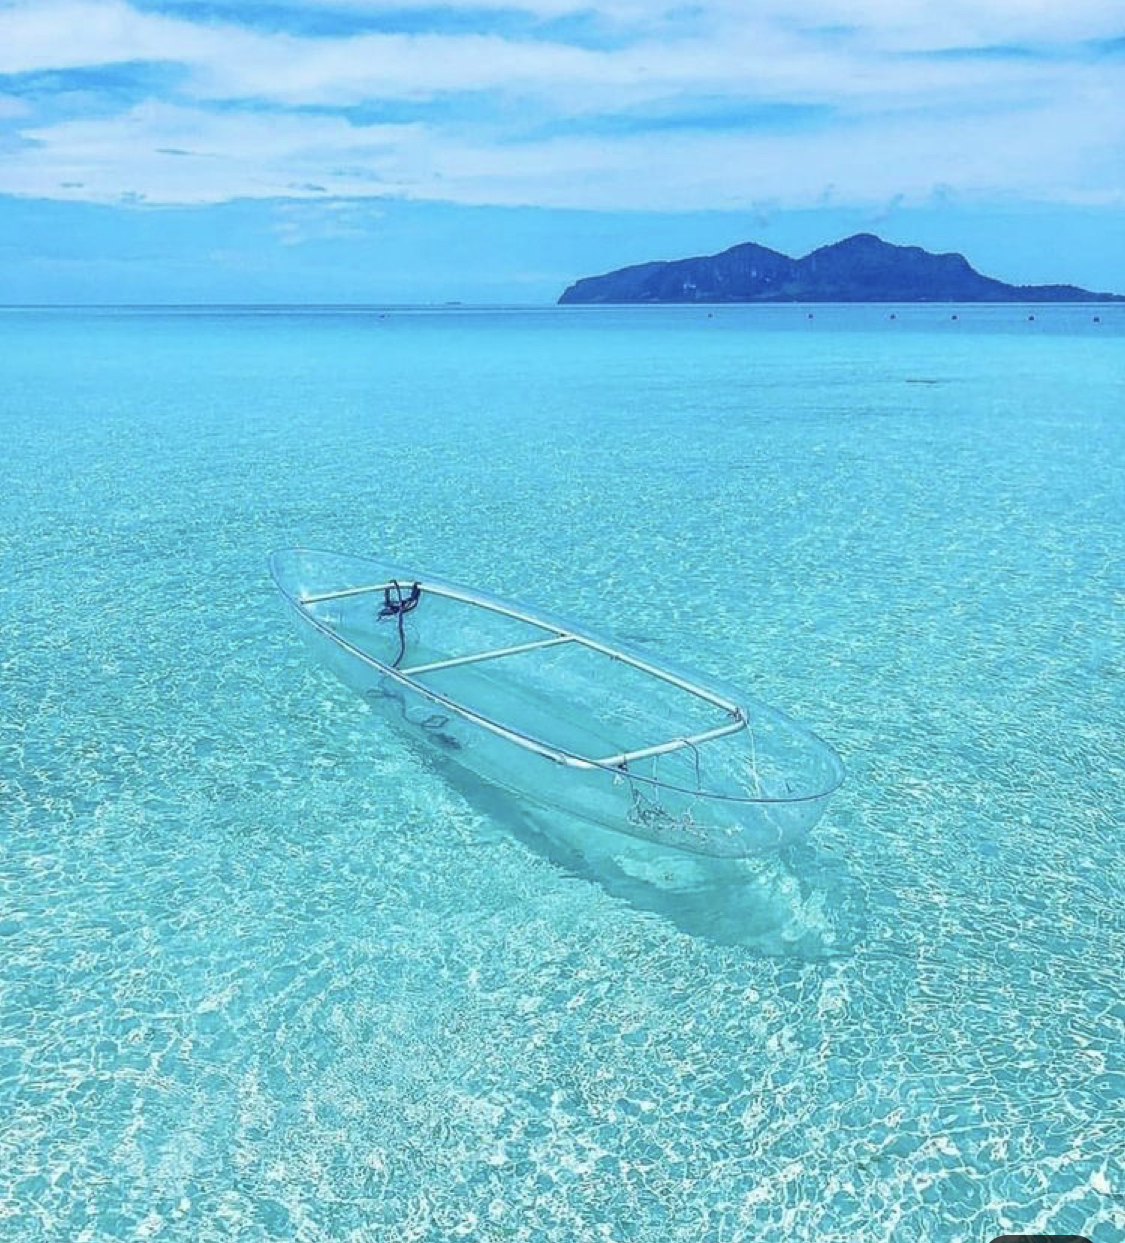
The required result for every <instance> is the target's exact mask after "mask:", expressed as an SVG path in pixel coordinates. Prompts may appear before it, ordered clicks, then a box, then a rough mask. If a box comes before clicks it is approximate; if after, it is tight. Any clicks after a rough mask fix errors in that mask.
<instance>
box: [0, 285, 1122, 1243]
mask: <svg viewBox="0 0 1125 1243" xmlns="http://www.w3.org/2000/svg"><path fill="white" fill-rule="evenodd" d="M1030 314H1034V315H1035V318H1034V320H1031V319H1029V318H1028V315H1030ZM1095 314H1097V315H1099V316H1100V322H1098V323H1095V322H1094V319H1093V316H1094V315H1095ZM807 315H808V311H807V310H806V309H802V308H797V307H788V308H769V309H756V308H736V307H732V308H721V309H716V310H714V311H713V312H708V311H707V310H705V309H699V308H666V309H665V308H647V309H634V310H608V309H604V310H603V309H580V308H575V309H573V310H567V311H561V310H542V311H527V310H524V311H495V312H485V311H468V310H443V311H422V310H419V311H414V312H406V311H393V312H392V311H380V310H377V309H376V310H370V311H366V312H359V311H331V310H323V311H316V312H313V311H301V310H298V309H294V310H292V311H274V312H268V313H261V312H253V311H249V310H248V311H243V312H238V311H231V310H227V311H201V310H194V311H191V310H188V311H176V310H169V311H166V312H153V311H148V312H120V311H111V310H105V311H5V312H2V313H0V437H2V442H0V443H2V448H3V456H2V465H0V471H2V473H3V475H2V477H3V488H2V490H0V640H2V641H0V1238H2V1239H4V1240H9V1239H11V1240H14V1241H19V1243H24V1241H27V1243H36V1241H40V1240H42V1241H50V1243H55V1241H60V1243H61V1241H64V1240H65V1241H66V1243H91V1241H95V1243H102V1241H103V1240H134V1239H136V1240H149V1239H152V1240H160V1241H165V1240H175V1241H179V1240H185V1241H186V1240H192V1241H197V1240H198V1241H207V1240H226V1239H238V1240H249V1241H255V1240H269V1239H292V1240H302V1241H304V1243H321V1241H325V1243H326V1241H328V1240H347V1241H349V1243H360V1241H365V1240H392V1239H393V1240H396V1241H398V1240H418V1241H424V1243H431V1241H433V1243H438V1241H442V1243H444V1241H445V1240H454V1239H458V1238H466V1239H470V1240H501V1239H503V1240H526V1241H528V1243H540V1241H546V1240H560V1241H563V1240H565V1241H568V1243H570V1241H578V1243H585V1241H586V1240H590V1241H594V1240H598V1241H604V1240H639V1241H642V1243H656V1241H660V1243H689V1241H690V1243H699V1241H704V1243H733V1241H734V1240H742V1239H747V1240H749V1239H772V1238H776V1239H780V1238H785V1239H791V1240H797V1241H803V1240H814V1239H815V1240H824V1241H828V1243H831V1241H834V1240H838V1241H839V1243H844V1241H845V1240H846V1241H848V1243H857V1241H867V1240H872V1241H874V1240H889V1239H891V1238H894V1239H911V1240H949V1241H950V1243H955V1241H957V1240H963V1241H965V1243H968V1241H970V1240H971V1241H973V1243H975V1241H976V1240H986V1239H989V1238H991V1237H992V1236H993V1235H995V1234H998V1233H1001V1232H1003V1231H1013V1232H1014V1231H1055V1232H1080V1233H1086V1234H1089V1235H1090V1236H1091V1237H1092V1238H1093V1239H1094V1240H1095V1243H1115V1241H1118V1240H1122V1239H1125V1165H1123V1147H1125V1138H1123V1137H1125V995H1123V987H1122V983H1121V979H1122V963H1123V962H1125V866H1123V864H1122V857H1121V856H1122V848H1123V843H1122V833H1121V830H1122V827H1123V825H1122V820H1123V815H1122V809H1123V802H1125V798H1123V791H1125V745H1123V739H1125V663H1123V661H1125V656H1123V653H1125V557H1123V551H1125V313H1123V311H1122V309H1121V308H1114V307H1102V308H1089V307H1041V308H1020V307H997V308H984V307H977V308H966V309H963V310H961V311H960V312H959V318H958V319H957V320H956V321H954V320H952V319H951V318H950V314H949V312H948V309H944V308H939V307H910V308H899V309H898V311H897V318H895V319H894V320H891V319H889V318H888V309H887V308H864V307H848V308H843V307H840V308H834V307H819V308H816V310H815V318H814V319H808V318H807ZM301 544H303V545H313V546H320V547H329V548H339V549H341V550H345V551H356V552H368V551H370V552H376V553H383V554H384V555H387V556H389V557H391V558H393V559H394V560H397V561H399V562H401V563H403V564H406V565H417V566H420V567H423V568H426V569H429V570H431V571H433V572H435V573H444V574H446V575H448V576H449V577H452V578H454V579H455V580H457V581H462V582H467V583H474V584H478V585H479V586H481V587H483V588H486V589H489V590H492V591H494V592H496V593H498V594H501V595H503V596H506V597H510V598H514V599H517V600H525V601H527V602H530V603H532V604H535V605H538V606H540V607H542V608H544V609H546V610H549V611H551V612H555V613H559V614H562V615H564V616H572V617H575V618H577V619H578V620H580V621H582V622H585V623H586V624H588V625H590V626H591V627H593V628H594V629H597V630H601V631H604V632H606V633H608V634H611V635H614V636H617V637H618V638H620V639H622V640H625V641H634V642H641V643H643V644H644V645H645V646H646V647H650V648H653V649H655V650H656V651H658V652H662V653H664V654H666V655H667V656H668V657H669V658H670V659H672V660H674V661H679V662H683V663H686V664H689V665H692V666H697V667H699V668H701V669H702V670H703V671H705V672H709V673H713V674H714V675H716V676H718V677H721V678H724V679H726V680H729V681H731V682H734V683H736V684H738V685H741V686H744V687H745V688H746V689H747V691H749V692H750V693H751V694H753V695H755V696H757V697H758V698H760V699H764V700H765V701H766V702H769V703H773V704H775V705H776V706H777V707H779V708H781V709H783V710H785V711H787V712H789V713H791V714H793V715H795V716H796V717H797V718H798V719H800V720H802V721H804V722H806V723H807V724H808V725H810V726H811V727H812V728H814V729H815V730H816V731H817V732H818V733H820V734H821V735H823V736H824V737H825V738H827V739H828V740H829V741H830V742H832V743H833V744H834V745H835V746H836V747H837V748H838V750H839V751H840V752H841V754H842V755H843V758H844V760H845V762H846V764H847V766H848V770H849V780H848V783H847V784H846V785H845V787H844V788H843V789H842V790H841V791H840V792H839V793H838V794H837V796H836V798H835V800H834V802H833V803H832V805H831V807H830V808H829V811H828V814H827V816H826V818H825V820H824V821H823V822H822V823H821V824H820V826H819V827H818V828H817V830H816V832H815V833H814V835H813V837H812V839H811V840H810V841H809V842H807V843H805V844H804V845H802V846H801V847H799V848H795V849H793V850H792V851H790V852H788V853H784V854H780V855H774V856H768V857H765V858H762V859H760V860H752V861H748V862H745V863H743V862H739V863H737V864H721V863H720V864H715V863H712V862H708V861H701V860H699V859H693V858H690V857H684V856H677V855H675V854H672V853H661V852H660V851H659V850H657V849H656V848H646V847H645V846H644V844H643V843H638V842H635V841H631V840H629V839H625V838H620V837H617V836H615V835H613V834H603V835H599V834H597V833H595V832H594V831H591V830H587V829H581V830H579V829H577V828H576V827H575V826H574V825H572V824H567V823H566V822H565V821H564V820H563V819H562V818H560V817H551V816H547V817H544V816H535V815H533V814H531V813H529V812H528V811H527V810H526V809H524V808H521V807H520V806H519V805H518V804H517V803H516V802H514V801H513V800H512V799H511V798H510V797H509V796H506V795H502V794H499V793H497V792H495V791H490V790H489V789H487V788H485V787H482V786H480V785H476V784H474V783H473V782H472V781H470V780H466V779H465V778H459V777H458V776H457V775H456V774H455V773H452V772H450V771H448V770H447V769H445V768H443V767H442V765H441V763H440V759H435V758H434V757H433V756H432V755H431V754H429V753H427V752H425V751H423V750H420V749H415V748H413V747H412V746H411V744H410V743H409V742H407V741H404V740H403V739H400V738H398V737H396V736H395V735H393V734H389V733H387V732H386V730H385V727H384V726H382V725H381V724H380V723H379V722H378V721H377V719H376V718H375V717H374V716H373V714H372V713H371V712H370V710H369V708H368V707H367V705H366V704H365V703H364V702H363V700H362V699H361V698H359V697H357V696H355V695H353V694H352V693H350V692H349V691H348V690H347V689H346V688H345V687H343V686H341V685H339V684H338V683H336V682H335V681H334V680H333V679H332V678H331V676H330V675H328V674H326V673H325V672H324V671H323V670H321V669H319V668H318V667H316V665H315V664H314V663H313V662H311V661H310V660H309V659H308V656H307V654H306V653H305V652H304V651H303V649H302V648H301V646H300V645H299V644H298V643H297V642H296V641H295V640H294V638H293V636H292V633H291V631H290V629H289V627H288V625H287V623H286V622H285V619H284V617H283V615H282V612H281V609H280V607H279V605H278V603H277V601H276V599H275V596H274V593H273V589H272V586H271V584H270V583H269V581H268V577H267V574H266V567H265V558H266V554H267V553H268V552H269V550H271V549H273V548H275V547H278V546H284V545H301Z"/></svg>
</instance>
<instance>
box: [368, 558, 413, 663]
mask: <svg viewBox="0 0 1125 1243" xmlns="http://www.w3.org/2000/svg"><path fill="white" fill-rule="evenodd" d="M392 588H393V590H394V592H395V595H394V597H393V598H392V596H391V590H392ZM421 598H422V588H421V587H420V586H419V585H418V584H417V583H415V584H414V586H413V587H411V588H410V594H409V595H404V594H403V590H402V584H401V583H400V582H399V581H398V579H397V578H396V579H395V580H394V581H393V582H392V583H391V584H390V586H389V587H384V588H383V607H382V608H381V609H380V610H379V620H380V621H383V620H384V618H387V617H395V618H397V619H398V655H397V656H396V657H395V658H394V661H393V663H392V665H391V668H393V669H397V668H398V667H399V663H400V662H401V660H402V658H403V656H404V655H405V654H406V630H405V629H404V620H405V618H406V614H407V613H412V612H413V611H414V610H415V609H416V608H417V607H418V601H419V600H420V599H421Z"/></svg>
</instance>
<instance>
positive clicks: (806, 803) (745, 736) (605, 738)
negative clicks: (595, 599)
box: [271, 549, 843, 858]
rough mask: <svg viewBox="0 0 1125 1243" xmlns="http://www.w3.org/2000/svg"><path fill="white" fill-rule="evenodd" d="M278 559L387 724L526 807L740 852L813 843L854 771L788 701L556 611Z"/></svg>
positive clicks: (293, 610) (313, 630) (343, 561)
mask: <svg viewBox="0 0 1125 1243" xmlns="http://www.w3.org/2000/svg"><path fill="white" fill-rule="evenodd" d="M271 571H272V573H273V577H274V580H275V582H276V583H277V585H278V587H279V589H280V590H281V592H282V595H283V596H284V598H285V600H286V602H287V605H288V608H289V612H290V614H291V616H292V618H293V620H294V622H295V623H296V625H297V628H298V631H299V633H300V634H301V636H302V638H303V639H304V640H305V642H306V643H307V644H308V645H309V647H310V648H311V649H312V651H313V653H314V654H315V655H316V656H317V657H318V659H319V660H320V661H322V662H323V663H324V664H325V665H327V666H328V667H329V668H330V669H331V670H332V671H333V672H334V673H335V674H336V675H337V676H338V677H339V678H340V679H341V680H342V681H343V682H345V683H346V684H347V685H348V686H350V687H352V688H353V689H354V690H356V691H357V692H358V693H359V694H361V695H362V696H363V697H364V698H365V699H366V700H367V702H368V703H369V704H370V705H371V707H372V709H373V710H374V711H375V712H376V713H377V714H378V715H379V716H380V717H381V718H382V719H384V720H385V721H386V722H387V723H388V724H389V725H390V726H391V727H392V728H394V729H396V730H400V731H405V732H407V733H409V734H411V735H414V736H415V737H420V738H422V739H424V740H425V741H426V743H427V744H428V745H430V746H431V747H433V748H435V749H436V750H438V751H439V752H441V754H442V755H443V756H444V757H445V758H447V759H448V760H449V761H450V762H452V763H455V764H457V765H459V766H461V767H462V768H464V769H466V770H468V771H469V772H470V773H472V774H474V775H475V777H477V778H479V779H481V780H483V781H486V782H489V783H490V784H492V785H494V786H497V787H500V788H502V789H504V790H506V791H509V792H510V793H511V794H513V795H515V796H516V797H517V798H519V799H521V800H523V801H524V802H526V803H529V804H532V805H535V806H538V807H540V808H546V809H556V810H558V811H560V812H565V813H567V814H569V815H571V816H576V817H578V818H580V819H582V820H586V821H589V822H592V823H594V824H597V825H600V826H602V827H605V828H610V829H614V830H617V831H619V832H623V833H628V834H630V835H632V836H634V837H637V838H642V839H644V840H647V841H651V842H654V843H657V844H659V845H661V846H665V847H674V848H676V849H679V850H685V851H690V852H693V853H696V854H702V855H710V856H717V857H727V858H738V857H743V856H746V855H751V854H756V853H760V852H761V851H763V850H768V849H771V848H776V847H779V846H784V845H787V844H790V843H792V842H794V841H796V840H799V839H800V838H802V837H804V836H805V835H806V834H807V833H808V832H809V830H810V829H811V828H812V827H813V826H814V825H815V824H816V822H817V821H818V820H819V819H820V817H821V815H822V814H823V812H824V809H825V807H826V805H827V803H828V800H829V798H830V797H831V795H832V793H833V792H834V791H835V789H836V788H837V787H838V786H839V785H840V783H841V781H842V780H843V766H842V764H841V763H840V760H839V759H838V757H837V756H836V754H835V752H834V751H833V750H832V749H831V748H830V747H829V746H828V745H827V744H826V743H824V742H823V741H821V740H820V739H819V738H817V737H816V736H815V735H813V734H812V733H810V732H809V731H808V730H806V729H804V728H803V727H802V726H800V725H799V724H797V723H796V722H794V721H792V720H790V719H788V718H787V717H785V716H783V715H782V714H781V713H778V712H776V711H774V710H773V709H771V708H768V707H766V706H765V705H762V704H757V703H755V702H754V701H753V700H750V699H748V698H746V697H745V696H743V695H741V694H740V693H739V692H737V691H735V690H733V689H731V688H727V687H723V686H721V685H719V684H717V683H715V682H713V681H708V680H704V679H701V678H700V676H699V675H697V674H693V673H691V672H690V671H687V670H680V669H676V668H674V667H672V666H670V665H668V664H667V663H666V662H663V661H659V660H658V659H657V658H655V657H653V656H650V655H647V654H644V653H641V652H638V651H636V650H635V649H632V648H625V647H623V646H622V645H619V644H616V643H613V642H612V641H610V640H608V639H606V638H604V637H602V636H598V635H594V634H592V633H591V632H588V631H585V630H584V629H582V628H580V627H576V626H574V625H572V624H571V623H569V622H566V621H563V620H561V619H557V618H552V617H550V616H548V615H545V614H542V613H539V612H534V611H531V610H529V609H526V608H524V607H523V606H519V605H513V604H510V603H508V602H505V601H501V600H498V599H496V598H494V597H491V596H489V595H487V594H485V593H482V592H478V591H475V590H471V589H468V588H464V587H459V586H457V585H456V584H452V583H448V582H446V581H444V580H440V579H436V578H434V577H432V576H429V575H418V574H414V573H411V572H409V571H406V570H403V569H400V568H398V567H396V566H394V565H391V564H389V563H387V562H384V561H378V560H374V559H369V558H364V557H352V556H344V555H340V554H333V553H324V552H316V551H310V550H299V549H294V550H285V551H282V552H278V553H275V554H274V555H273V557H272V558H271ZM415 584H417V592H416V593H415V591H414V588H415ZM412 597H413V599H412Z"/></svg>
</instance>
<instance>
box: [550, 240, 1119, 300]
mask: <svg viewBox="0 0 1125 1243" xmlns="http://www.w3.org/2000/svg"><path fill="white" fill-rule="evenodd" d="M1121 301H1125V295H1121V294H1112V293H1092V292H1091V291H1090V290H1088V289H1079V288H1078V287H1077V286H1076V285H1006V284H1005V283H1004V282H1003V281H997V280H993V279H992V278H991V277H988V276H982V275H981V274H980V273H979V272H978V271H976V270H975V269H974V268H973V267H972V266H971V265H970V263H969V261H968V260H967V259H966V258H965V257H964V255H958V254H944V255H935V254H931V253H930V251H928V250H923V249H922V248H921V247H920V246H894V245H892V244H891V243H890V242H884V241H883V239H882V238H880V237H876V236H875V235H874V234H872V233H857V234H856V235H855V236H854V237H848V238H845V239H844V240H843V241H842V242H834V243H833V244H832V245H831V246H822V247H821V248H820V249H819V250H814V251H813V252H812V253H811V254H808V255H805V256H804V258H802V259H791V258H790V257H789V256H788V255H783V254H781V253H780V252H779V251H776V250H770V249H769V248H768V247H766V246H759V245H757V244H756V243H755V242H745V243H743V244H742V245H741V246H732V247H731V249H730V250H724V251H723V252H722V254H718V255H708V256H705V257H702V258H697V259H676V260H672V261H670V262H657V263H641V264H637V265H636V266H634V267H629V268H621V269H619V270H618V271H616V272H607V273H605V274H604V275H602V276H587V277H584V278H583V279H582V280H579V281H575V283H574V284H573V285H571V286H570V288H569V289H567V290H565V292H564V293H563V295H562V297H560V298H559V303H560V304H578V303H606V302H617V303H621V302H1121Z"/></svg>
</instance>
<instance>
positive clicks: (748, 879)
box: [411, 746, 866, 962]
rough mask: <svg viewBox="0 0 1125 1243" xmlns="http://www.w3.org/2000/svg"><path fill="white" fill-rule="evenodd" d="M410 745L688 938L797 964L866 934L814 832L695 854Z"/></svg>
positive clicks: (506, 824) (849, 882)
mask: <svg viewBox="0 0 1125 1243" xmlns="http://www.w3.org/2000/svg"><path fill="white" fill-rule="evenodd" d="M411 749H412V750H413V751H414V754H415V758H416V759H417V760H418V761H420V762H421V763H422V764H424V765H425V766H426V767H428V768H430V769H431V770H433V771H434V772H435V773H439V774H440V776H441V778H442V779H443V780H444V781H445V782H446V783H447V784H448V785H449V786H450V787H452V788H453V789H454V790H455V791H456V792H457V794H459V795H460V796H461V797H462V798H463V799H464V800H465V802H466V803H468V804H469V806H470V807H472V808H473V809H474V810H475V811H477V812H479V813H480V814H482V815H484V816H486V817H487V818H488V819H489V820H490V821H492V822H493V823H495V824H496V825H497V827H498V828H500V829H502V830H503V831H505V832H508V833H510V834H511V835H512V836H513V837H515V838H516V839H517V840H518V841H520V842H521V843H522V844H523V845H524V846H526V847H527V848H529V849H530V850H533V851H534V852H535V853H536V854H538V855H540V856H541V857H543V858H545V859H548V860H549V861H550V862H551V863H553V864H554V865H555V866H557V867H559V868H562V869H563V870H564V871H566V872H568V873H569V874H570V875H572V876H575V877H578V878H580V879H582V880H584V881H588V882H591V883H593V884H596V885H600V886H601V888H602V889H604V890H605V891H606V892H607V893H608V894H610V895H611V896H612V897H614V898H616V899H617V900H618V901H620V902H623V903H626V904H627V905H629V906H631V907H633V908H634V909H636V910H641V911H646V912H648V913H650V914H652V915H656V916H658V917H659V918H661V919H664V920H667V921H668V923H670V924H672V925H673V926H674V927H676V928H677V929H679V931H680V932H683V933H686V934H687V935H688V936H692V937H699V938H701V939H703V940H707V941H711V942H713V943H715V944H718V945H730V946H743V947H745V948H746V949H748V950H750V951H752V952H754V953H755V954H757V955H760V956H762V957H768V958H784V959H788V960H792V961H797V962H801V961H805V962H814V961H821V960H825V959H833V958H842V957H847V956H848V955H850V954H851V953H852V951H853V950H854V948H855V946H856V945H857V944H858V943H859V942H860V941H861V940H862V939H863V936H864V930H865V925H866V919H865V913H864V902H863V897H862V892H861V887H860V886H859V885H858V884H857V883H856V881H855V879H854V878H853V877H852V876H851V875H850V873H849V872H848V869H847V867H846V865H845V864H844V863H843V861H842V860H840V859H838V858H836V857H834V856H832V855H831V854H829V853H828V852H827V851H826V850H825V849H824V848H823V847H821V846H818V845H817V844H816V843H815V842H814V841H812V840H806V841H803V842H801V843H799V844H797V845H793V846H789V847H786V848H785V849H783V850H774V851H765V852H763V853H762V854H760V855H753V856H750V857H747V858H743V859H721V858H714V857H710V856H707V855H698V854H691V853H688V852H687V851H682V850H675V849H672V848H668V847H662V846H658V845H655V844H654V843H652V842H648V841H644V840H642V839H641V838H635V837H632V836H630V835H629V834H627V833H619V832H615V831H613V830H612V829H606V828H601V827H600V826H598V825H595V824H592V823H590V822H589V821H586V820H580V819H578V818H577V817H575V816H571V815H567V814H566V813H565V812H561V811H556V810H553V809H546V808H540V807H536V806H533V805H531V804H529V803H526V802H524V801H523V800H521V799H520V798H519V797H518V796H517V795H515V794H511V793H509V792H508V791H505V790H502V789H499V788H498V787H495V786H493V785H491V784H489V783H487V782H484V781H480V780H477V779H475V778H474V777H473V775H472V774H471V773H467V772H466V771H465V770H464V769H462V768H461V767H460V766H458V765H456V764H451V763H444V762H442V760H441V758H440V757H439V756H436V755H435V754H434V753H433V752H432V751H431V750H429V749H425V750H424V749H423V748H422V747H421V746H415V747H412V748H411Z"/></svg>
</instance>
